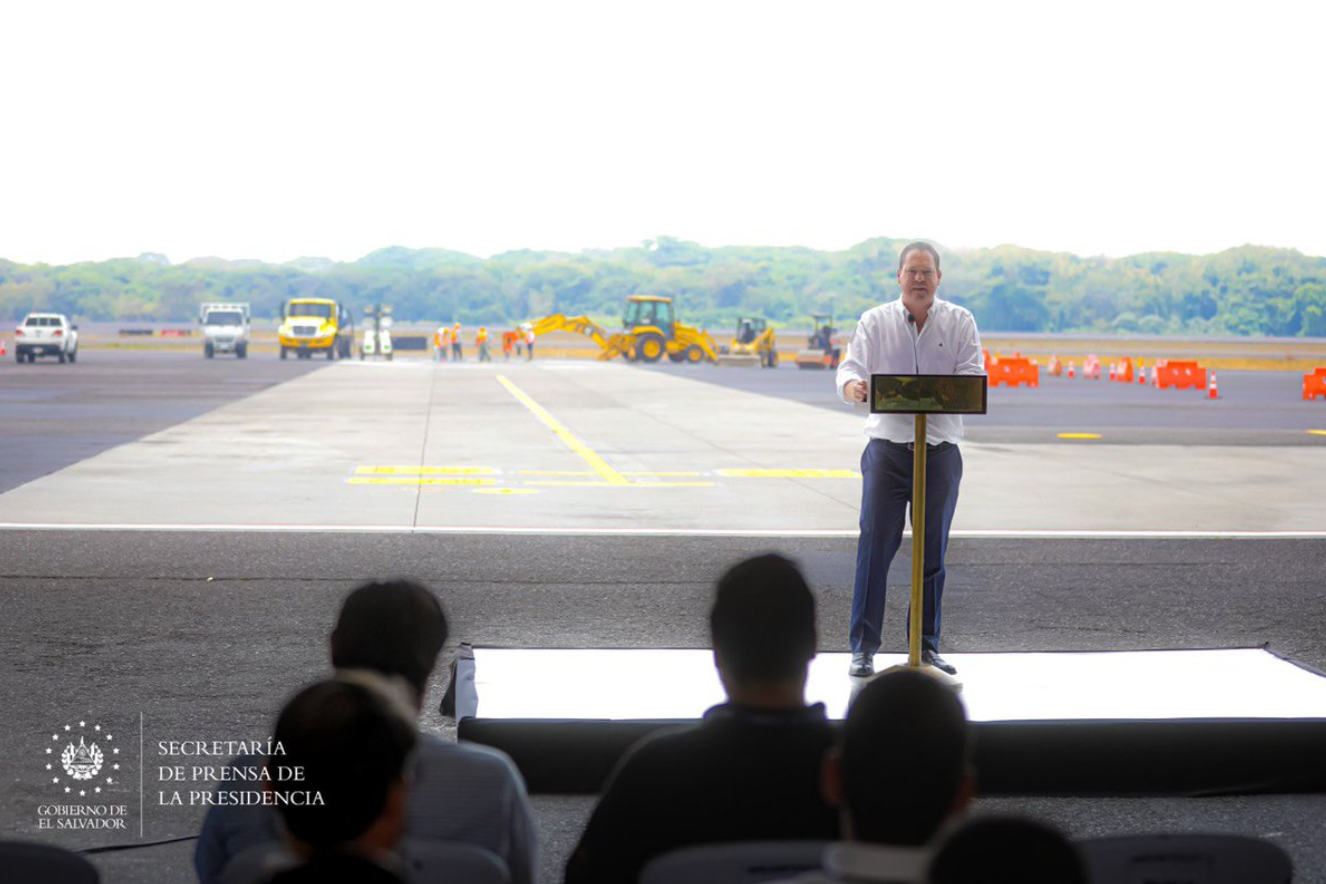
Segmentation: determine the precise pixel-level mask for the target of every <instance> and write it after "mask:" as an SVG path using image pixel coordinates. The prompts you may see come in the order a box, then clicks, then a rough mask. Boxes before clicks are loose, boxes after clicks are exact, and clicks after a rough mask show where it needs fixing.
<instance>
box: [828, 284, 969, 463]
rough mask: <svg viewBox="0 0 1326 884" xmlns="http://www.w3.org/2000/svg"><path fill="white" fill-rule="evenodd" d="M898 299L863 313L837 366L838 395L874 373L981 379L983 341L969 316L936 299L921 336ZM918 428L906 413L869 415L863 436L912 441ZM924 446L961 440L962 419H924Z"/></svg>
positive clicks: (945, 416)
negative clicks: (965, 375) (845, 387)
mask: <svg viewBox="0 0 1326 884" xmlns="http://www.w3.org/2000/svg"><path fill="white" fill-rule="evenodd" d="M909 316H910V314H909V313H908V312H907V308H906V307H904V306H903V303H902V299H901V298H899V299H898V300H896V301H889V302H888V303H887V304H880V305H879V306H878V307H872V308H871V309H869V310H867V311H866V312H865V313H863V314H861V321H860V322H859V323H857V326H856V332H855V333H854V334H853V335H852V340H851V343H849V344H848V345H847V353H846V355H844V356H843V359H842V361H841V362H840V363H839V364H838V376H837V383H838V396H839V397H840V398H841V399H842V400H843V401H844V402H850V403H853V404H855V401H854V400H853V399H852V398H851V397H850V396H847V395H844V393H843V387H844V386H846V384H847V382H848V381H865V382H866V383H867V384H869V383H870V376H871V375H872V374H975V375H980V374H985V361H984V359H983V358H982V356H981V337H980V334H979V333H978V332H977V331H976V319H975V318H974V317H973V316H972V315H971V311H970V310H968V309H967V308H965V307H959V306H958V305H957V304H953V303H951V302H949V301H941V300H940V299H939V298H935V301H934V303H933V304H931V305H930V312H929V313H927V314H926V320H925V327H924V328H922V329H921V330H920V331H919V332H918V331H917V330H916V323H914V322H908V321H907V320H908V317H909ZM915 431H916V423H915V420H914V418H913V416H912V415H910V414H872V415H870V417H869V418H867V419H866V428H865V433H866V435H867V436H869V437H870V438H872V439H888V440H889V441H891V442H911V441H913V438H914V436H915ZM926 441H927V442H928V443H930V444H931V445H937V444H939V443H940V442H952V443H953V444H955V445H956V444H957V443H958V442H961V441H962V415H960V414H932V415H929V416H928V417H927V419H926Z"/></svg>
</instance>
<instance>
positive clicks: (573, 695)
mask: <svg viewBox="0 0 1326 884" xmlns="http://www.w3.org/2000/svg"><path fill="white" fill-rule="evenodd" d="M474 654H475V676H476V679H475V682H476V687H477V690H478V695H479V710H478V712H479V716H478V717H480V718H484V719H516V718H519V719H607V720H618V721H625V720H639V719H694V718H699V717H700V716H701V715H702V714H703V713H704V710H705V709H707V708H709V707H710V706H712V705H714V704H716V703H721V702H723V692H722V688H721V687H720V685H719V683H718V677H717V675H716V673H715V671H714V665H713V654H712V653H711V652H709V651H705V650H544V649H531V650H521V649H497V648H477V649H475V652H474ZM945 659H947V660H948V661H949V662H951V663H953V664H954V665H955V666H957V667H958V669H959V678H960V679H961V680H962V682H963V691H962V698H963V702H964V703H965V704H966V706H967V710H968V715H969V717H970V718H971V719H972V720H973V721H1055V720H1076V719H1095V720H1156V719H1208V718H1221V719H1224V718H1241V719H1300V718H1320V719H1326V678H1323V677H1322V676H1320V675H1317V674H1315V673H1313V672H1310V671H1308V670H1305V669H1303V668H1302V667H1299V666H1297V665H1295V664H1294V663H1292V662H1290V661H1287V660H1284V659H1282V658H1280V657H1277V656H1276V655H1274V654H1272V653H1269V652H1267V651H1264V650H1261V649H1256V648H1237V649H1222V650H1200V651H1112V652H1103V653H1016V654H945ZM849 660H850V657H849V655H848V654H820V655H819V656H818V657H816V658H815V660H814V662H813V663H812V665H811V674H810V681H809V685H808V687H807V694H808V697H809V698H810V699H811V700H812V701H818V702H823V703H824V704H825V705H826V707H827V708H828V711H829V715H830V717H832V718H842V717H843V716H844V714H845V712H846V710H847V706H848V703H849V701H850V699H851V696H852V690H853V687H854V680H853V679H850V678H848V677H847V674H846V673H847V667H848V663H849ZM901 662H905V661H904V658H903V657H901V656H891V655H884V654H881V655H879V656H877V657H876V658H875V666H876V668H877V669H879V670H883V669H884V668H886V667H888V666H890V665H893V664H894V663H901Z"/></svg>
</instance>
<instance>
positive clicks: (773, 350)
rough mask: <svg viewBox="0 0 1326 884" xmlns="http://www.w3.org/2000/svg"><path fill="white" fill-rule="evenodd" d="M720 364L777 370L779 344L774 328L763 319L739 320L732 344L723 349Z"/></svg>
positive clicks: (751, 317)
mask: <svg viewBox="0 0 1326 884" xmlns="http://www.w3.org/2000/svg"><path fill="white" fill-rule="evenodd" d="M718 364H719V365H732V366H748V367H752V368H753V367H754V366H756V365H760V366H763V367H764V368H777V367H778V344H777V342H776V341H775V340H774V330H773V328H772V327H771V326H770V325H769V323H768V322H766V321H765V320H764V319H763V318H756V317H754V316H743V317H741V318H740V319H738V320H737V330H736V332H734V333H733V335H732V343H730V344H728V345H727V346H726V347H724V348H723V352H722V354H721V355H719V357H718Z"/></svg>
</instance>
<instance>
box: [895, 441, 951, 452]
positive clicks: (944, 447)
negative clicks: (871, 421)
mask: <svg viewBox="0 0 1326 884" xmlns="http://www.w3.org/2000/svg"><path fill="white" fill-rule="evenodd" d="M879 441H881V442H883V443H884V444H885V445H888V446H889V447H890V448H900V449H903V450H905V451H915V450H916V443H915V442H894V441H893V440H892V439H881V440H879ZM956 447H957V446H956V445H954V444H953V443H952V442H936V443H934V444H931V443H929V442H927V443H926V445H925V450H926V452H927V453H929V454H939V453H940V452H941V451H948V450H949V449H950V448H956Z"/></svg>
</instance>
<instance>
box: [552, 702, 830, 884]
mask: <svg viewBox="0 0 1326 884" xmlns="http://www.w3.org/2000/svg"><path fill="white" fill-rule="evenodd" d="M832 744H833V731H832V729H831V727H830V725H829V723H828V720H827V718H826V716H825V713H824V706H823V704H820V703H816V704H815V705H813V706H805V707H801V708H798V709H791V710H765V709H753V708H748V707H740V706H736V705H733V704H730V703H728V704H724V705H721V706H715V707H714V708H712V709H710V710H709V711H708V712H706V713H705V716H704V721H703V723H701V724H699V725H696V726H693V727H688V728H685V729H682V730H673V731H667V732H665V733H662V734H658V735H656V736H652V737H647V738H645V739H644V740H641V741H640V742H639V743H637V744H636V745H635V746H634V747H632V749H631V751H630V752H628V753H627V755H626V757H625V758H623V759H622V761H621V763H620V764H618V766H617V770H616V771H615V772H614V773H613V775H612V778H611V779H610V780H609V781H608V785H607V788H606V789H605V791H604V793H603V797H602V799H601V800H600V801H599V804H598V806H597V807H596V808H595V809H594V813H593V815H592V816H591V817H590V820H589V823H588V825H587V826H586V828H585V833H584V835H583V836H582V837H581V839H580V844H579V845H578V846H577V847H576V850H575V852H574V853H573V854H572V855H571V858H570V860H569V861H568V863H567V866H566V884H597V882H603V884H609V882H611V884H623V882H631V881H634V880H635V879H636V877H637V876H638V875H639V874H640V871H641V869H642V868H643V867H644V865H645V864H646V863H647V862H648V861H649V860H650V859H652V858H654V857H655V856H658V855H659V854H662V853H666V852H668V851H669V850H673V849H676V848H679V847H687V846H690V845H694V844H706V843H715V842H724V841H766V840H783V839H798V840H820V839H823V840H826V841H827V840H833V839H836V838H837V837H838V814H837V811H836V810H835V809H834V808H832V807H830V806H828V805H827V804H825V803H824V799H823V797H822V796H821V794H820V765H821V764H822V762H823V760H824V753H825V751H826V750H828V749H829V747H830V746H831V745H832Z"/></svg>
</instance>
